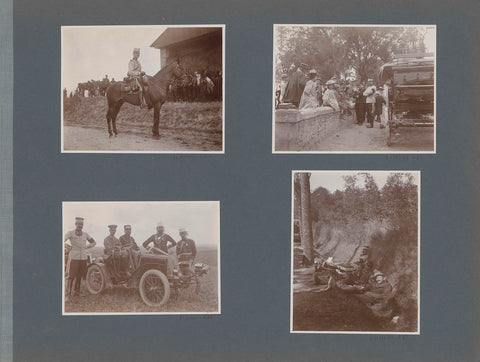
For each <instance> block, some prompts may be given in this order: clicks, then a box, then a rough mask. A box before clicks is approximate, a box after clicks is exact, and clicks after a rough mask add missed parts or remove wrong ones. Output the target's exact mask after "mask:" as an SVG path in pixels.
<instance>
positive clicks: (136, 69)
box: [127, 48, 148, 109]
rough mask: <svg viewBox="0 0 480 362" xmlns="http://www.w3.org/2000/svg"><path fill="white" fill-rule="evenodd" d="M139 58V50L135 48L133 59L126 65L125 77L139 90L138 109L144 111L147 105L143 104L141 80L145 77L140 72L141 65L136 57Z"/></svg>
mask: <svg viewBox="0 0 480 362" xmlns="http://www.w3.org/2000/svg"><path fill="white" fill-rule="evenodd" d="M139 56H140V49H139V48H135V49H133V58H132V59H131V60H130V62H129V63H128V73H127V75H128V76H129V77H131V78H133V79H134V80H135V83H136V84H137V86H138V89H139V90H140V108H142V109H144V108H146V107H148V105H147V103H146V102H145V97H144V93H143V80H142V77H143V76H144V75H145V72H142V65H141V64H140V62H139V61H138V57H139Z"/></svg>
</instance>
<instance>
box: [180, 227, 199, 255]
mask: <svg viewBox="0 0 480 362" xmlns="http://www.w3.org/2000/svg"><path fill="white" fill-rule="evenodd" d="M178 233H179V234H180V238H181V239H180V240H179V241H178V243H177V257H178V256H179V255H180V254H192V258H191V259H192V260H193V259H195V257H196V256H197V248H196V247H195V241H193V240H192V239H189V238H188V231H187V229H185V228H180V229H179V230H178Z"/></svg>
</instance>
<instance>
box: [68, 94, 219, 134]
mask: <svg viewBox="0 0 480 362" xmlns="http://www.w3.org/2000/svg"><path fill="white" fill-rule="evenodd" d="M63 109H64V113H63V122H64V125H67V126H89V127H94V128H105V129H106V127H107V121H106V118H105V116H106V113H107V100H106V98H105V97H92V98H84V97H72V98H67V99H65V101H64V107H63ZM152 124H153V109H151V110H142V109H140V107H137V106H133V105H131V104H128V103H125V104H124V105H123V106H122V108H120V112H119V113H118V117H117V128H118V129H119V131H120V132H121V131H122V129H123V130H125V129H130V128H132V127H134V128H146V129H148V132H150V129H151V127H152ZM160 127H161V128H167V129H177V130H194V131H202V132H208V133H222V102H208V103H171V102H167V103H165V104H164V105H163V107H162V109H161V112H160Z"/></svg>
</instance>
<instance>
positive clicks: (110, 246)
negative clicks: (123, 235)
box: [103, 235, 122, 255]
mask: <svg viewBox="0 0 480 362" xmlns="http://www.w3.org/2000/svg"><path fill="white" fill-rule="evenodd" d="M103 245H104V247H105V249H104V253H105V254H106V255H112V254H113V251H114V250H120V249H121V248H122V243H121V242H120V240H118V239H117V238H116V237H115V236H112V235H108V236H107V237H106V238H105V240H103Z"/></svg>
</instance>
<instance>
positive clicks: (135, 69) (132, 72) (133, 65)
mask: <svg viewBox="0 0 480 362" xmlns="http://www.w3.org/2000/svg"><path fill="white" fill-rule="evenodd" d="M141 73H142V65H141V64H140V62H139V61H138V60H137V59H135V58H133V59H131V60H130V62H129V63H128V73H127V75H128V76H129V77H133V78H135V77H140V74H141Z"/></svg>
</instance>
